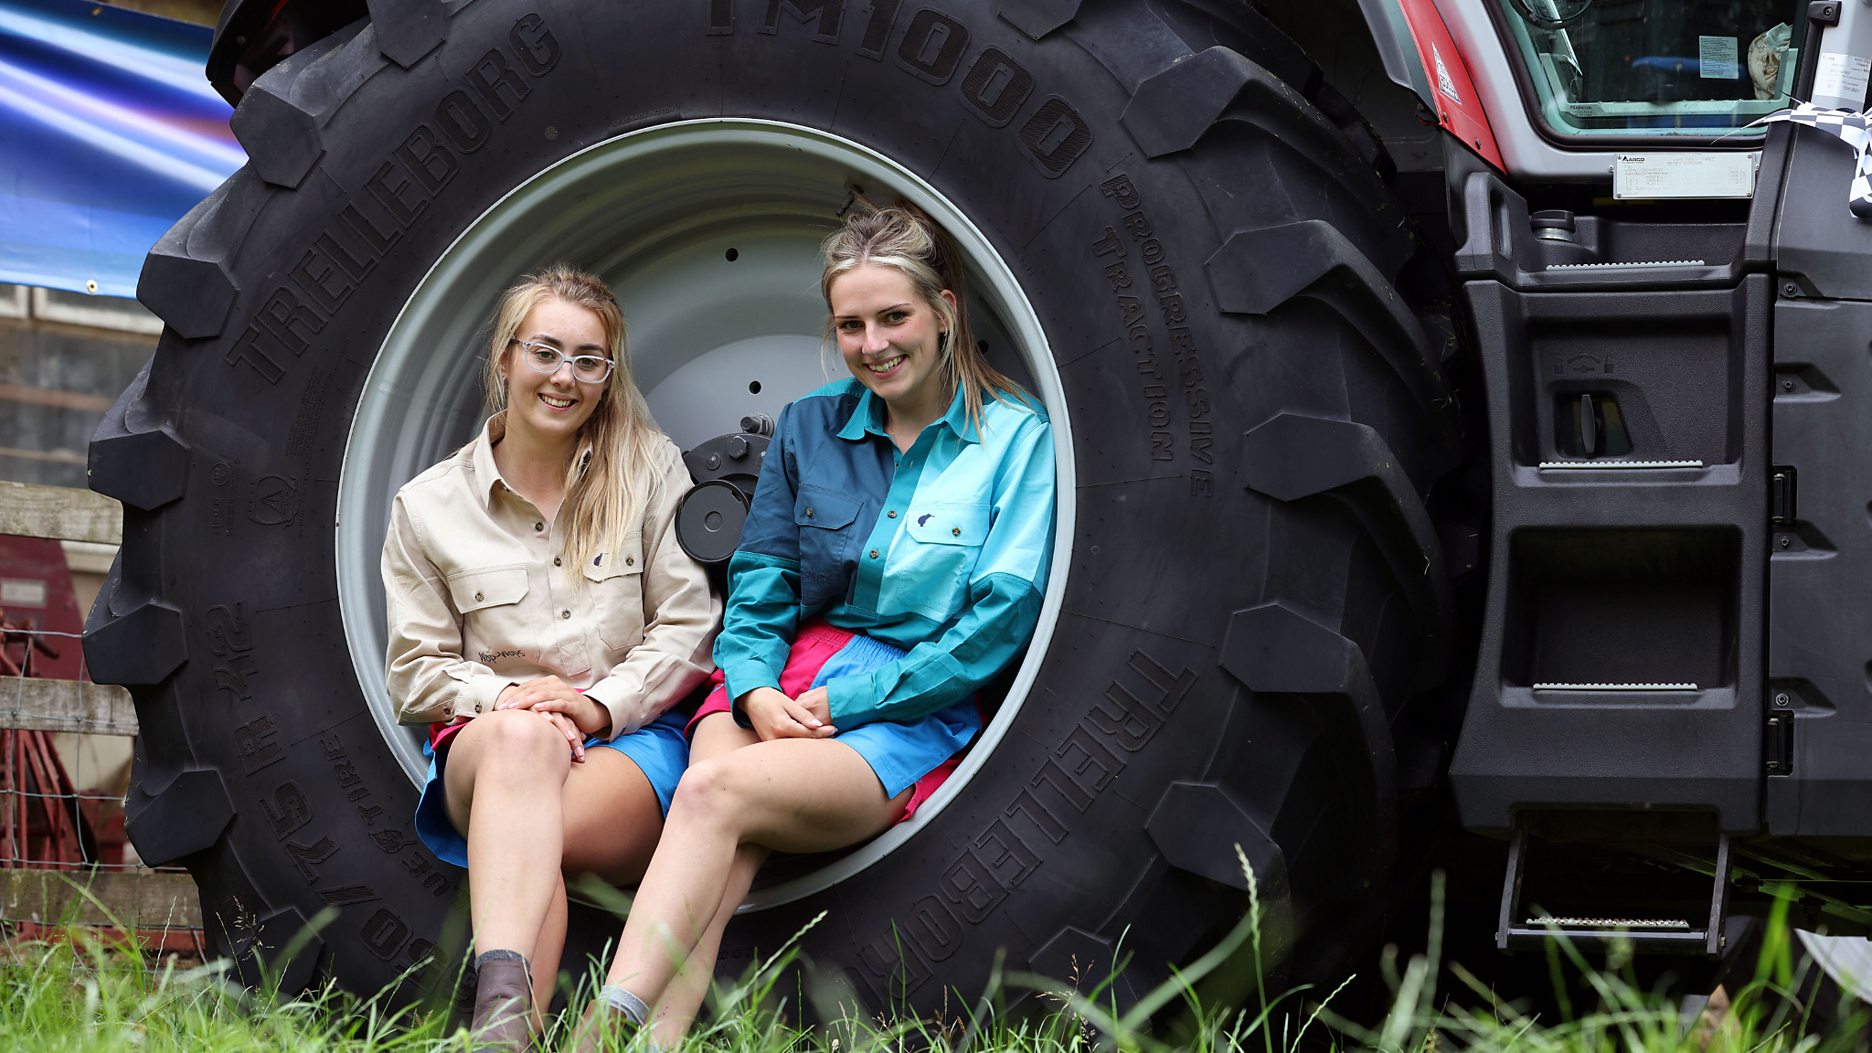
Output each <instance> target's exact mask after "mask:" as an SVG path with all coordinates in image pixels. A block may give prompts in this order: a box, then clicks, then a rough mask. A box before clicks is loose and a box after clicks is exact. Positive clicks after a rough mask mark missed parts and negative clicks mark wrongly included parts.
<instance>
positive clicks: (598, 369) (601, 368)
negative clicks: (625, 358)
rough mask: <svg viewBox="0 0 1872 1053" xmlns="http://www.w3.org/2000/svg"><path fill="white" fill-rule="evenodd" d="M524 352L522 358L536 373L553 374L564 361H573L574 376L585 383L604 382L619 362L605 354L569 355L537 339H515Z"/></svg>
mask: <svg viewBox="0 0 1872 1053" xmlns="http://www.w3.org/2000/svg"><path fill="white" fill-rule="evenodd" d="M514 343H516V344H519V345H520V350H521V351H522V352H523V353H522V355H521V358H522V360H523V361H525V362H526V364H527V365H528V366H529V367H530V368H532V369H533V371H534V372H536V373H545V374H546V375H548V376H551V375H552V374H554V373H557V372H559V366H560V365H561V364H563V363H566V362H570V363H572V376H573V377H575V378H577V379H578V380H579V381H580V382H581V383H585V384H602V383H604V382H605V381H606V380H608V379H610V377H611V370H613V369H615V368H616V367H617V363H616V362H613V361H611V360H610V359H608V358H605V357H604V356H603V355H568V354H566V353H565V352H564V351H561V350H559V349H558V348H556V347H554V346H552V345H551V344H542V343H540V342H539V341H537V340H515V341H514Z"/></svg>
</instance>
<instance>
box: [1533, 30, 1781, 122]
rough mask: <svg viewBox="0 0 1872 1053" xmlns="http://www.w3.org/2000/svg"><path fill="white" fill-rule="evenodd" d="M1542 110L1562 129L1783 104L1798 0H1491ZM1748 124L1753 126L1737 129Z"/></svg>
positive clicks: (1755, 115)
mask: <svg viewBox="0 0 1872 1053" xmlns="http://www.w3.org/2000/svg"><path fill="white" fill-rule="evenodd" d="M1496 2H1497V3H1498V4H1499V5H1500V6H1501V13H1502V15H1503V18H1502V21H1503V23H1504V24H1505V26H1506V29H1507V35H1508V40H1509V42H1510V51H1511V53H1513V54H1514V55H1515V56H1516V58H1518V59H1519V60H1520V62H1521V63H1522V67H1523V72H1524V73H1525V75H1526V81H1527V82H1528V83H1529V86H1531V87H1532V89H1533V96H1534V101H1535V103H1536V104H1537V108H1538V110H1539V113H1540V117H1541V119H1542V121H1543V122H1544V123H1545V124H1546V125H1547V127H1548V128H1549V130H1551V131H1552V132H1554V133H1555V134H1556V135H1559V136H1563V137H1568V138H1587V139H1590V138H1598V137H1611V136H1617V137H1621V138H1630V137H1633V136H1659V137H1665V136H1671V137H1698V138H1704V139H1711V138H1716V137H1719V136H1728V137H1730V138H1734V137H1735V136H1733V135H1730V134H1729V133H1732V132H1734V131H1735V130H1736V129H1739V128H1747V126H1748V125H1749V124H1751V123H1752V122H1754V121H1755V120H1757V119H1759V118H1760V117H1762V116H1763V115H1765V114H1769V113H1772V112H1774V111H1775V110H1778V109H1781V108H1783V107H1785V106H1787V105H1789V102H1788V92H1789V89H1790V88H1791V87H1792V84H1793V77H1794V69H1795V67H1796V66H1798V65H1799V57H1798V55H1797V54H1796V48H1797V46H1798V44H1799V41H1795V40H1794V39H1793V29H1792V26H1793V25H1795V24H1799V23H1797V22H1796V19H1795V17H1794V16H1795V13H1796V11H1795V9H1796V8H1800V9H1802V10H1805V8H1806V6H1807V5H1806V3H1805V2H1804V0H1799V2H1790V0H1496ZM1740 134H1741V135H1745V136H1754V135H1759V134H1760V131H1759V129H1749V130H1748V131H1745V132H1742V133H1740Z"/></svg>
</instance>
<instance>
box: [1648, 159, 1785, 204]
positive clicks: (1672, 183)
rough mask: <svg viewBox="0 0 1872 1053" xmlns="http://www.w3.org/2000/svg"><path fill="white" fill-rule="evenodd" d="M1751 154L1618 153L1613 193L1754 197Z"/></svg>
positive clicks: (1653, 198) (1655, 197) (1663, 196)
mask: <svg viewBox="0 0 1872 1053" xmlns="http://www.w3.org/2000/svg"><path fill="white" fill-rule="evenodd" d="M1757 157H1758V155H1756V154H1753V153H1720V154H1717V153H1702V154H1699V153H1653V154H1620V155H1618V159H1617V161H1616V162H1614V163H1613V165H1612V196H1613V197H1614V198H1617V199H1618V200H1620V201H1657V200H1665V199H1673V198H1714V197H1753V196H1755V162H1756V159H1757Z"/></svg>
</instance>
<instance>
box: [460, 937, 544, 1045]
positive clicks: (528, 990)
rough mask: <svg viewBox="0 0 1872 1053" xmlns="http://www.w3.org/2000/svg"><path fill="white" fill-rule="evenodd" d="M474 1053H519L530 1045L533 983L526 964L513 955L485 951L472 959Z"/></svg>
mask: <svg viewBox="0 0 1872 1053" xmlns="http://www.w3.org/2000/svg"><path fill="white" fill-rule="evenodd" d="M475 971H476V974H477V976H476V982H475V1001H474V1021H473V1023H471V1024H470V1025H469V1034H471V1035H473V1036H474V1048H475V1053H523V1051H525V1050H526V1049H527V1048H528V1047H529V1045H530V1044H531V1043H532V1041H533V980H532V977H530V976H529V975H528V974H527V973H528V970H527V961H526V959H525V958H522V957H521V956H520V955H519V954H518V953H516V952H514V951H489V952H488V953H486V954H483V955H481V956H480V957H479V958H477V959H475Z"/></svg>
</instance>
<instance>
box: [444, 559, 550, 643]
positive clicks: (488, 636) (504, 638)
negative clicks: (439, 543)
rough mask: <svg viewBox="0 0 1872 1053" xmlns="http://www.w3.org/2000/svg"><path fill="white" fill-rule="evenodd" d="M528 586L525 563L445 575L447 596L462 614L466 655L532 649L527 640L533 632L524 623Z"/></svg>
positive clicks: (477, 568) (479, 568)
mask: <svg viewBox="0 0 1872 1053" xmlns="http://www.w3.org/2000/svg"><path fill="white" fill-rule="evenodd" d="M528 587H529V586H528V582H527V567H526V564H524V563H510V564H507V565H506V566H500V567H476V568H475V569H474V570H463V571H457V572H456V573H454V574H450V575H449V576H448V590H449V598H450V599H451V600H452V601H453V602H454V604H455V610H456V611H457V612H459V613H460V614H461V618H462V649H463V651H464V652H465V655H464V656H465V657H469V658H473V657H474V656H475V655H477V654H479V653H481V652H484V651H503V650H510V649H513V648H520V647H525V648H526V649H527V650H534V649H535V648H534V647H532V646H529V645H528V643H527V642H526V641H528V637H529V636H531V635H533V634H532V633H530V632H529V630H528V627H527V624H526V623H527V618H526V607H527V605H526V603H525V600H526V597H527V592H528Z"/></svg>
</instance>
